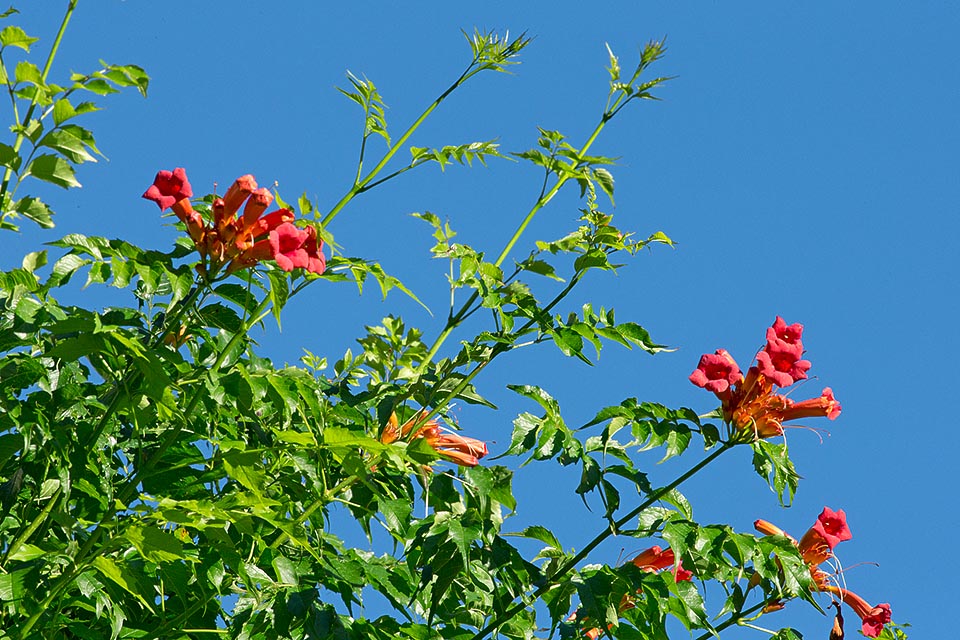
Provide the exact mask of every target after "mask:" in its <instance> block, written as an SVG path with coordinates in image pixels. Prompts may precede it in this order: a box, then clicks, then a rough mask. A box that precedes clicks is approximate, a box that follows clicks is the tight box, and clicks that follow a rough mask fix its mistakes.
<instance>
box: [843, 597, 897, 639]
mask: <svg viewBox="0 0 960 640" xmlns="http://www.w3.org/2000/svg"><path fill="white" fill-rule="evenodd" d="M830 592H831V593H835V594H836V595H838V596H840V598H841V599H842V600H843V601H844V603H845V604H847V605H848V606H849V607H850V608H851V609H853V611H854V613H856V614H857V615H858V616H859V617H860V622H861V623H862V624H861V627H860V630H861V631H862V632H863V635H865V636H866V637H868V638H876V637H877V636H879V635H880V632H881V631H883V625H885V624H887V623H888V622H890V619H891V612H890V605H889V604H887V603H886V602H884V603H881V604H878V605H877V606H875V607H871V606H870V605H869V604H867V601H866V600H864V599H863V598H861V597H860V596H858V595H857V594H855V593H853V592H852V591H847V590H846V589H840V588H838V587H831V588H830Z"/></svg>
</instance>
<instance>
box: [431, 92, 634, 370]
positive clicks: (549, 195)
mask: <svg viewBox="0 0 960 640" xmlns="http://www.w3.org/2000/svg"><path fill="white" fill-rule="evenodd" d="M614 104H616V103H614ZM611 117H612V116H611V115H610V111H609V110H607V111H604V114H603V116H602V117H601V118H600V122H598V123H597V126H596V127H594V129H593V132H592V133H591V134H590V137H589V138H587V141H586V142H584V143H583V146H582V147H581V148H580V150H579V152H578V153H579V155H581V156H582V155H585V154H586V153H587V151H589V150H590V147H592V146H593V143H594V142H596V140H597V137H599V135H600V132H601V131H603V127H604V126H605V125H606V124H607V122H609V121H610V118H611ZM567 180H569V177H568V176H567V175H563V176H560V177H559V178H558V179H557V182H556V184H554V185H553V187H552V188H551V189H550V191H548V192H546V193H545V194H541V196H540V197H539V198H537V202H536V203H535V204H534V205H533V208H531V209H530V211H529V212H528V213H527V215H526V216H524V218H523V221H522V222H521V223H520V226H519V227H517V230H516V231H514V232H513V235H512V236H511V237H510V240H508V241H507V244H506V246H505V247H504V248H503V251H501V252H500V255H499V256H497V260H496V262H494V263H493V264H494V265H495V266H497V267H499V266H500V265H502V264H503V262H504V260H506V259H507V256H509V255H510V252H511V251H512V250H513V247H514V245H516V244H517V242H518V241H519V240H520V236H522V235H523V232H524V231H526V229H527V226H529V224H530V223H531V222H532V221H533V218H534V217H535V216H536V215H537V213H538V212H539V211H540V209H542V208H543V207H544V206H546V204H547V203H548V202H550V200H552V199H553V197H554V196H555V195H557V193H558V192H559V191H560V189H561V188H562V187H563V185H564V184H566V182H567ZM478 297H479V294H478V293H477V292H476V291H474V292H473V294H472V295H471V296H470V298H469V299H468V300H467V301H466V302H465V303H464V304H463V306H462V307H460V311H458V312H457V313H456V314H454V315H452V316H450V318H449V319H448V320H447V325H446V326H445V327H444V328H443V330H442V331H441V332H440V335H438V336H437V339H436V340H434V342H433V344H432V345H431V346H430V350H429V351H428V352H427V355H426V357H424V359H423V361H422V362H421V363H420V365H419V366H418V367H417V373H418V374H423V373H424V372H425V371H426V370H427V367H428V366H429V365H430V363H431V362H432V361H433V358H434V357H435V356H436V355H437V352H438V351H439V350H440V347H441V346H443V343H444V342H446V340H447V338H448V337H450V334H451V333H453V330H454V329H456V328H457V326H459V324H460V323H461V322H462V321H463V319H464V318H465V317H466V315H467V310H468V309H469V307H470V305H472V304H473V303H474V302H476V300H477V298H478Z"/></svg>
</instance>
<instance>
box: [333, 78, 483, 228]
mask: <svg viewBox="0 0 960 640" xmlns="http://www.w3.org/2000/svg"><path fill="white" fill-rule="evenodd" d="M475 65H476V60H474V61H472V62H471V63H470V66H468V67H467V69H466V71H464V72H463V73H462V74H461V75H460V77H459V78H457V80H456V81H455V82H454V83H453V84H451V85H450V86H449V87H447V90H446V91H444V92H443V93H441V94H440V95H439V96H438V97H437V98H436V99H435V100H434V101H433V102H431V103H430V106H428V107H427V108H426V109H425V110H424V112H423V113H421V114H420V117H419V118H417V119H416V120H415V121H414V122H413V124H411V125H410V126H409V127H407V130H406V131H404V132H403V135H402V136H400V138H399V139H398V140H397V141H396V142H394V143H393V144H392V145H391V146H390V148H389V149H388V150H387V152H386V153H385V154H384V156H383V157H382V158H381V159H380V162H378V163H377V165H376V166H375V167H374V168H373V169H371V170H370V171H369V172H368V173H367V175H366V177H365V178H363V180H356V181H355V182H354V184H353V186H352V187H350V190H349V191H347V192H346V193H345V194H344V195H343V197H342V198H340V200H339V201H338V202H337V204H335V205H333V209H331V210H330V212H329V213H328V214H327V215H325V216H324V217H323V220H321V221H320V226H321V227H326V226H327V225H328V224H330V223H331V222H332V221H333V219H334V218H336V217H337V214H339V213H340V211H341V210H342V209H343V208H344V207H345V206H346V205H347V203H348V202H350V201H351V200H353V197H354V196H356V195H357V194H358V193H362V192H363V191H365V189H364V187H365V186H367V184H368V183H369V182H370V181H371V180H373V178H375V177H376V175H377V174H378V173H380V171H382V170H383V168H384V167H385V166H386V165H387V163H388V162H390V160H391V159H392V158H393V156H394V155H396V153H397V151H399V150H400V148H401V147H402V146H403V145H404V144H406V142H407V140H409V139H410V136H412V135H413V133H414V132H415V131H416V130H417V129H419V128H420V125H422V124H423V122H424V121H425V120H426V119H427V118H428V117H429V116H430V114H431V113H433V111H434V109H436V108H437V107H439V106H440V103H441V102H443V101H444V100H445V99H446V98H447V96H449V95H450V94H451V93H453V92H454V91H455V90H456V89H457V88H458V87H459V86H460V85H462V84H463V83H464V82H466V81H467V80H469V79H470V77H471V76H473V75H474V74H475V73H477V72H478V71H479V69H475V68H474V66H475Z"/></svg>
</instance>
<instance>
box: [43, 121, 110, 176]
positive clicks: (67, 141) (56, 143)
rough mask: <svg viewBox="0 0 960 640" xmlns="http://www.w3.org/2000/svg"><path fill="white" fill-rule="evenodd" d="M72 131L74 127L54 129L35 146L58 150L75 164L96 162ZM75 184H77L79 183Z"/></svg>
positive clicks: (83, 143)
mask: <svg viewBox="0 0 960 640" xmlns="http://www.w3.org/2000/svg"><path fill="white" fill-rule="evenodd" d="M73 131H74V129H54V130H53V131H50V132H49V133H47V135H45V136H43V138H41V139H40V142H38V143H37V146H38V147H47V148H49V149H53V150H54V151H59V152H60V153H62V154H63V155H64V156H66V157H67V159H68V160H70V161H71V162H73V163H76V164H80V163H83V162H96V161H97V159H96V158H94V157H93V156H92V155H90V153H89V152H88V151H87V145H86V143H85V142H84V141H83V140H81V139H80V138H78V137H77V136H76V135H74V133H73ZM60 186H64V185H60ZM76 186H79V183H77V185H76Z"/></svg>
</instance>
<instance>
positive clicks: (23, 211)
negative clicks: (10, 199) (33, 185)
mask: <svg viewBox="0 0 960 640" xmlns="http://www.w3.org/2000/svg"><path fill="white" fill-rule="evenodd" d="M15 210H16V211H17V213H19V214H20V215H22V216H23V217H24V218H28V219H30V220H33V221H34V222H36V223H37V224H38V225H40V226H41V227H43V228H44V229H51V228H53V226H54V225H53V211H52V210H51V209H50V207H48V206H47V205H46V204H44V203H43V202H42V201H41V200H40V199H39V198H34V197H31V196H28V197H26V198H21V199H20V200H18V201H17V204H16V207H15Z"/></svg>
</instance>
